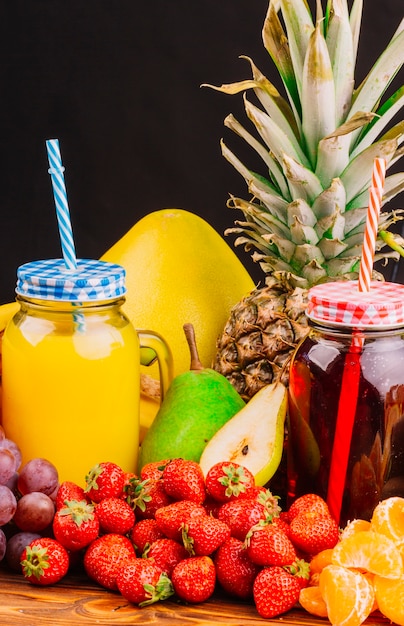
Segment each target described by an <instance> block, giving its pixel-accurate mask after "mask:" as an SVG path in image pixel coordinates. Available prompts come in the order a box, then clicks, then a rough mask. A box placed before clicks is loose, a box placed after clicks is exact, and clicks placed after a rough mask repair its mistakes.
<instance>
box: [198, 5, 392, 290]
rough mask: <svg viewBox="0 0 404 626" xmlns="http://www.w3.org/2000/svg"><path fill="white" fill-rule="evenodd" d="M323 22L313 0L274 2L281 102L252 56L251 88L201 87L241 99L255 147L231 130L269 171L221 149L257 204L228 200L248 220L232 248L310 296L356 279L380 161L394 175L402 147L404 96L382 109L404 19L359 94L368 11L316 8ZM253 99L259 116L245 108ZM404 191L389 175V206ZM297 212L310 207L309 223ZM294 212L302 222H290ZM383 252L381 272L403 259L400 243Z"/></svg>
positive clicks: (232, 124)
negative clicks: (331, 283)
mask: <svg viewBox="0 0 404 626" xmlns="http://www.w3.org/2000/svg"><path fill="white" fill-rule="evenodd" d="M316 11H317V15H316V16H315V19H314V18H313V15H312V13H311V11H310V8H309V6H308V3H307V0H269V7H268V11H267V15H266V18H265V21H264V25H263V29H262V39H263V44H264V47H265V49H266V50H267V52H268V53H269V55H270V57H271V59H272V61H273V63H274V65H275V67H276V69H277V71H278V74H279V76H280V78H281V81H282V84H283V88H284V91H285V97H283V96H282V95H281V93H280V92H279V91H278V89H277V88H276V87H275V86H274V85H273V84H272V83H271V82H270V81H269V80H268V79H267V78H266V77H265V76H264V74H263V73H262V72H261V71H260V70H259V69H258V68H257V67H256V65H255V64H254V62H253V61H252V60H251V59H249V58H248V57H243V58H245V59H247V60H248V62H249V63H250V67H251V72H252V78H251V79H248V80H242V81H240V82H236V83H232V84H224V85H221V86H219V87H215V86H213V85H207V84H205V85H204V86H209V87H212V88H213V89H215V90H217V91H220V92H223V93H226V94H230V95H235V94H240V93H243V99H244V107H245V111H246V114H247V118H248V119H249V121H250V122H251V123H252V126H253V128H254V130H255V133H256V135H257V136H258V137H257V136H254V135H253V134H252V133H250V132H249V131H247V130H246V129H245V128H244V127H243V125H242V124H241V123H240V122H239V121H238V120H236V119H235V117H234V116H233V115H231V114H230V115H228V116H227V118H226V119H225V126H226V127H227V128H229V129H230V130H232V131H233V132H234V133H236V134H237V135H238V136H239V137H241V139H243V140H244V141H245V142H246V143H247V144H248V145H249V146H250V147H251V148H252V149H253V150H254V151H255V152H256V153H257V154H258V155H259V157H260V158H261V159H262V161H263V163H264V166H265V170H266V171H265V173H264V174H260V173H257V172H254V171H251V170H250V169H249V168H248V167H246V166H245V165H244V164H243V163H242V162H241V160H240V159H239V158H238V157H237V156H236V155H235V154H234V153H233V152H232V150H231V149H230V148H229V147H228V146H227V145H226V143H225V142H224V141H223V140H221V148H222V154H223V156H224V157H225V158H226V159H227V160H228V161H229V163H230V164H231V165H232V166H233V167H234V168H235V169H236V170H237V171H238V172H239V173H240V174H241V175H242V176H243V178H244V179H245V181H246V183H247V185H248V190H249V192H250V194H251V196H252V197H251V199H250V200H249V201H246V200H242V199H240V198H234V197H230V199H229V201H228V206H229V207H231V208H235V209H237V210H240V211H242V213H243V214H244V221H236V222H235V227H234V228H229V229H227V230H226V231H225V234H227V235H228V234H235V235H240V236H239V237H237V238H236V240H235V242H234V245H236V246H238V245H243V246H244V247H245V250H246V251H247V252H251V251H252V250H254V251H255V252H254V253H253V259H254V260H255V261H257V262H258V263H260V265H261V267H262V269H263V270H264V272H265V273H272V272H274V271H281V272H288V273H291V274H292V275H294V276H295V278H296V283H297V284H300V285H301V286H305V287H306V288H307V287H309V286H311V285H312V284H314V283H316V282H318V281H319V280H326V279H328V277H329V276H330V277H331V278H337V277H339V276H341V275H342V276H344V277H347V276H348V277H353V276H354V275H355V274H356V276H357V272H358V269H359V262H360V255H361V248H362V246H361V238H360V237H361V236H362V238H363V233H364V229H365V224H366V207H367V205H368V202H369V192H368V190H369V186H370V184H371V176H372V170H373V163H374V159H375V158H377V157H379V158H384V159H385V161H386V165H387V170H389V168H390V167H391V166H392V165H394V164H395V163H397V162H398V161H399V160H400V159H401V157H402V155H403V148H402V147H401V144H402V142H403V141H404V122H402V121H401V122H398V123H396V124H394V117H395V116H396V115H397V114H398V113H399V111H400V110H401V109H402V107H403V106H404V86H401V87H399V88H398V89H397V90H396V91H395V92H394V93H393V94H392V95H390V96H389V97H387V98H386V92H387V90H388V88H389V87H390V86H391V83H392V81H393V80H394V78H395V77H396V76H397V74H398V72H399V71H400V69H401V68H402V65H403V63H404V19H403V20H402V22H401V23H400V25H399V26H398V28H397V30H396V32H395V33H394V34H393V36H392V38H391V39H390V42H389V43H388V45H387V47H386V48H385V50H384V52H383V53H382V54H381V56H380V57H379V59H377V61H376V62H375V63H374V65H373V66H372V68H371V69H370V71H369V73H368V75H367V76H366V77H365V79H364V80H363V81H362V83H361V84H360V85H359V86H358V87H355V66H356V59H357V50H358V42H359V34H360V24H361V19H362V11H363V0H354V1H353V3H352V7H351V10H349V7H348V1H347V0H327V1H326V6H325V10H323V8H322V5H321V0H317V3H316ZM250 91H253V92H254V95H255V97H256V98H257V100H258V106H257V105H255V104H253V103H252V102H251V101H250V99H249V98H247V92H250ZM391 123H393V125H392V126H391ZM388 125H390V126H391V127H390V128H389V129H388V130H386V129H387V127H388ZM403 190H404V172H400V173H395V174H389V175H388V176H386V179H385V186H384V194H383V198H382V206H384V205H385V204H386V203H388V202H390V201H391V200H392V199H393V198H395V197H396V196H397V195H398V194H399V193H401V192H402V191H403ZM302 203H306V205H307V206H306V207H305V210H304V213H303V215H304V217H303V219H302V214H301V212H300V211H301V205H302ZM295 209H299V213H296V219H295V220H294V221H292V222H291V219H290V214H291V213H292V215H293V211H294V210H295ZM310 209H311V212H312V213H313V214H314V219H313V215H312V214H311V212H310ZM403 212H404V211H403V210H401V209H396V210H395V211H393V212H388V213H387V217H384V216H383V214H382V215H381V217H380V222H379V231H386V222H389V224H394V223H395V222H396V221H398V220H401V219H403ZM384 213H386V212H384ZM325 217H327V218H330V219H329V220H328V221H329V225H328V226H327V223H326V222H325V221H324V219H323V218H325ZM292 224H293V226H292ZM331 224H333V226H332V225H331ZM390 234H391V233H390ZM351 235H359V238H358V240H357V241H355V243H354V244H352V243H350V242H349V241H348V243H346V240H347V238H349V237H350V236H351ZM394 242H395V245H394ZM386 245H388V246H389V247H390V248H391V251H390V252H389V253H387V254H386V253H383V254H380V255H379V256H375V261H376V260H377V259H378V258H383V259H387V258H393V259H398V258H399V255H400V254H401V252H400V242H398V243H397V237H396V235H392V234H391V237H385V236H384V237H381V236H380V233H379V235H378V241H377V249H378V251H379V252H380V251H381V249H382V248H383V247H384V246H386ZM301 246H303V248H301ZM397 248H398V249H397ZM284 255H285V256H284Z"/></svg>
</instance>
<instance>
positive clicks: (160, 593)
mask: <svg viewBox="0 0 404 626" xmlns="http://www.w3.org/2000/svg"><path fill="white" fill-rule="evenodd" d="M143 588H144V590H145V592H146V594H147V595H148V596H149V597H148V599H147V600H144V601H143V602H140V603H139V606H140V607H142V606H149V605H150V604H154V603H155V602H158V601H159V600H166V599H167V598H169V597H170V596H172V595H173V594H174V587H173V584H172V582H171V580H170V579H169V577H168V576H167V574H165V573H164V572H163V573H162V574H160V578H159V579H158V581H157V584H156V585H155V586H154V585H151V584H149V583H145V584H144V585H143Z"/></svg>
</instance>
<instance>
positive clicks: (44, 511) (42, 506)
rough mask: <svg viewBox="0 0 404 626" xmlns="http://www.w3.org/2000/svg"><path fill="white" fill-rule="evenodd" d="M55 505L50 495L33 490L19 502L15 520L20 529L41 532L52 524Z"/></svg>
mask: <svg viewBox="0 0 404 626" xmlns="http://www.w3.org/2000/svg"><path fill="white" fill-rule="evenodd" d="M54 515H55V505H54V504H53V502H52V500H51V499H50V497H49V496H47V495H46V494H45V493H42V492H40V491H31V492H30V493H27V494H25V495H24V496H22V497H21V498H20V499H19V500H18V503H17V509H16V511H15V513H14V522H15V524H16V526H18V528H19V529H20V530H23V531H27V532H33V533H36V532H40V531H41V530H44V529H45V528H47V527H48V526H50V525H51V524H52V521H53V517H54Z"/></svg>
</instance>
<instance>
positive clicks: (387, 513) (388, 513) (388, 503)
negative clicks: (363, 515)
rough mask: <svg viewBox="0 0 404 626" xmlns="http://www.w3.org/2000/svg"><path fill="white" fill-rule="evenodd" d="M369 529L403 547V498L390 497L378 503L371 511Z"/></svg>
mask: <svg viewBox="0 0 404 626" xmlns="http://www.w3.org/2000/svg"><path fill="white" fill-rule="evenodd" d="M371 528H372V530H375V531H376V532H378V533H382V534H383V535H386V537H389V538H390V539H392V540H393V541H394V542H395V543H396V545H397V546H399V547H400V548H401V547H404V498H400V497H399V496H392V497H391V498H387V499H386V500H382V501H381V502H379V504H378V505H377V506H376V507H375V509H374V511H373V515H372V519H371Z"/></svg>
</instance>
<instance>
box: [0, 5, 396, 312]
mask: <svg viewBox="0 0 404 626" xmlns="http://www.w3.org/2000/svg"><path fill="white" fill-rule="evenodd" d="M364 4H365V8H364V21H363V28H362V36H361V40H360V53H359V60H358V74H357V82H359V81H360V80H361V79H362V78H363V77H364V76H365V74H366V73H367V71H368V70H369V69H370V67H371V65H372V64H373V62H374V61H375V60H376V58H377V56H378V55H379V54H380V52H381V51H382V50H383V48H384V46H385V45H386V44H387V42H388V40H389V39H390V37H391V36H392V34H393V32H394V31H395V29H396V28H397V26H398V24H399V22H400V19H401V18H402V16H403V3H402V0H384V2H383V3H380V2H379V1H378V0H365V2H364ZM266 10H267V0H215V1H213V0H199V1H198V0H194V1H193V2H192V1H189V0H171V1H170V0H143V1H141V0H108V1H107V0H68V1H66V0H63V1H60V0H13V1H12V2H10V1H9V0H1V2H0V64H1V65H0V125H1V127H0V142H1V143H0V155H1V168H0V211H1V213H0V215H1V221H0V303H1V302H6V301H9V300H12V299H13V298H14V285H15V275H16V268H17V266H18V265H19V264H21V263H24V262H26V261H30V260H33V259H40V258H47V257H55V256H56V257H57V256H60V255H61V254H60V243H59V237H58V232H57V223H56V216H55V208H54V203H53V196H52V189H51V183H50V179H49V175H48V172H47V170H48V163H47V156H46V148H45V140H46V139H47V138H54V137H56V138H58V139H59V140H60V144H61V151H62V158H63V164H64V166H65V168H66V171H65V180H66V186H67V191H68V198H69V206H70V212H71V219H72V224H73V229H74V236H75V242H76V251H77V255H78V256H79V257H94V258H97V257H99V256H100V255H101V254H102V253H103V252H104V251H105V250H106V249H107V248H109V247H110V246H111V245H112V244H113V243H114V242H115V241H116V240H118V239H119V238H120V237H121V236H122V235H123V234H124V233H125V232H126V231H127V230H128V229H129V228H130V227H131V226H132V225H133V224H134V223H135V222H136V221H137V220H138V219H139V218H140V217H142V216H143V215H145V214H147V213H149V212H151V211H154V210H157V209H161V208H164V207H173V206H176V207H181V208H184V209H187V210H189V211H193V212H195V213H197V214H199V215H200V216H202V217H204V218H205V219H206V220H207V221H209V222H210V223H211V224H212V225H213V226H214V227H215V228H216V229H217V230H218V232H219V233H221V234H223V231H224V229H225V228H226V227H228V226H230V225H231V224H232V221H233V219H234V218H235V217H236V215H235V214H234V213H232V212H231V211H230V210H229V209H227V208H226V206H225V205H226V200H227V198H228V194H229V193H230V192H231V193H235V194H240V195H244V197H247V192H246V189H245V187H244V182H243V181H242V180H241V178H240V176H239V175H238V174H237V173H236V172H235V171H234V170H233V168H232V167H231V166H230V165H229V164H228V163H227V162H226V161H225V160H224V159H223V157H222V156H221V154H220V148H219V140H220V138H221V137H222V136H226V137H227V140H228V139H229V135H228V134H227V132H226V131H225V129H224V128H223V119H224V117H225V116H226V115H227V114H228V113H230V112H233V113H234V114H235V115H236V116H237V117H238V118H239V119H240V121H242V122H243V124H244V123H246V120H245V116H244V114H243V109H242V99H241V96H233V97H231V96H225V95H223V94H219V93H217V92H214V91H212V90H210V89H205V88H202V89H201V88H200V85H201V83H204V82H209V83H214V84H221V83H223V82H232V81H235V80H241V79H244V78H248V77H249V76H250V71H249V65H248V63H247V62H246V61H245V60H240V59H239V58H238V57H239V56H240V55H242V54H243V55H249V56H251V57H252V58H253V59H254V61H255V62H256V64H257V65H258V66H259V67H260V69H261V70H262V71H263V72H264V73H265V74H266V75H267V76H268V77H269V78H270V79H271V80H272V81H273V82H275V84H276V85H277V86H278V88H280V89H281V85H280V83H279V78H278V76H277V74H276V71H275V70H274V67H273V65H272V62H271V60H270V58H269V56H268V55H267V53H266V52H265V50H264V48H263V45H262V41H261V28H262V24H263V21H264V17H265V14H266ZM401 82H402V81H401ZM247 124H248V122H247ZM229 134H230V131H229ZM231 141H234V140H233V137H232V138H231ZM236 141H237V140H236ZM231 145H232V147H233V149H235V151H236V152H237V154H238V155H239V156H240V157H243V158H242V160H244V161H245V162H247V163H248V164H249V165H251V161H249V159H250V156H251V155H250V154H249V153H246V154H245V157H244V156H243V150H244V149H245V148H244V147H243V146H242V145H240V144H239V143H231ZM395 206H400V204H399V203H397V202H396V203H395ZM228 241H229V243H230V244H231V243H232V241H231V239H229V240H228ZM238 254H239V255H240V258H242V260H243V262H245V264H246V265H247V267H248V268H249V269H250V271H251V272H252V273H253V275H254V277H255V276H257V277H258V278H259V277H260V276H261V274H260V272H259V270H258V268H257V267H255V266H254V267H253V265H252V263H251V262H250V261H249V257H247V255H246V253H244V251H242V250H240V251H238ZM401 265H402V264H401ZM401 265H400V267H401ZM400 273H401V271H400Z"/></svg>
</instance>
